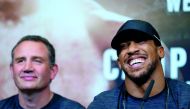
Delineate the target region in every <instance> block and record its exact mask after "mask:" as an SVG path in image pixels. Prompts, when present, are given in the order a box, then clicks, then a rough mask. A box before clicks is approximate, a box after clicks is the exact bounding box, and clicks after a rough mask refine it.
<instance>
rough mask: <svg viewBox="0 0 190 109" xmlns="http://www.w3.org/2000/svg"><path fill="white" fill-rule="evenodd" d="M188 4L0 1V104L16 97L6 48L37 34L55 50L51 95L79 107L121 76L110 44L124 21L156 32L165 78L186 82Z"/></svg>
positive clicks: (184, 0) (168, 0)
mask: <svg viewBox="0 0 190 109" xmlns="http://www.w3.org/2000/svg"><path fill="white" fill-rule="evenodd" d="M189 4H190V1H189V0H0V56H1V59H0V99H3V98H6V97H9V96H11V95H13V94H16V93H17V88H16V87H15V85H14V82H13V80H12V77H11V73H10V70H9V64H10V60H11V49H12V48H13V46H14V45H15V44H16V42H17V41H18V40H19V39H20V38H21V37H23V36H25V35H32V34H35V35H41V36H43V37H45V38H47V39H48V40H49V41H50V42H51V43H53V45H54V46H55V48H56V61H57V64H58V65H59V73H58V75H57V76H56V78H55V80H53V82H52V84H51V87H52V90H53V91H54V92H56V93H58V94H60V95H63V96H65V97H67V98H70V99H72V100H76V101H78V102H80V103H81V104H82V105H84V106H86V107H87V106H88V104H89V103H90V102H91V101H92V100H93V97H94V96H95V95H97V94H99V93H100V92H102V91H105V90H109V89H111V88H113V87H117V86H118V85H120V84H121V83H122V80H123V79H124V75H123V73H122V71H120V70H119V69H118V66H117V64H116V60H117V55H116V52H115V51H114V50H113V49H111V48H110V43H111V39H112V38H113V36H114V35H115V34H116V32H117V30H118V28H119V27H120V26H121V25H122V24H123V23H124V22H126V21H127V20H130V19H141V20H146V21H148V22H150V23H151V24H152V25H154V27H155V28H156V29H157V30H158V32H159V34H160V37H161V39H162V42H163V46H164V47H165V51H166V55H165V58H164V59H163V60H162V64H163V68H164V71H165V76H166V77H169V78H173V79H179V80H182V81H185V82H186V83H189V81H190V57H189V55H190V46H189V42H190V31H189V26H190V5H189Z"/></svg>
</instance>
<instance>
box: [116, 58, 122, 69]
mask: <svg viewBox="0 0 190 109" xmlns="http://www.w3.org/2000/svg"><path fill="white" fill-rule="evenodd" d="M117 65H118V67H119V68H120V69H121V63H120V61H119V58H118V59H117Z"/></svg>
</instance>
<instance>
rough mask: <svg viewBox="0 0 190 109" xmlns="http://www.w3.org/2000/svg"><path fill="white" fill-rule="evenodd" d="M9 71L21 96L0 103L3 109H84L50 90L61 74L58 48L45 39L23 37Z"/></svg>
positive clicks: (17, 46) (15, 47)
mask: <svg viewBox="0 0 190 109" xmlns="http://www.w3.org/2000/svg"><path fill="white" fill-rule="evenodd" d="M11 56H12V61H11V64H10V70H11V73H12V75H13V79H14V82H15V84H16V86H17V88H18V94H17V95H14V96H12V97H9V98H6V99H4V100H1V101H0V109H84V107H83V106H82V105H81V104H79V103H77V102H76V101H72V100H69V99H67V98H65V97H62V96H60V95H58V94H56V93H54V92H52V91H51V90H50V83H51V81H52V80H53V79H54V78H55V76H56V74H57V72H58V65H57V64H56V63H55V49H54V47H53V45H52V44H51V43H50V42H49V41H48V40H47V39H45V38H43V37H41V36H36V35H28V36H25V37H23V38H22V39H21V40H20V41H19V42H18V43H17V44H16V45H15V46H14V48H13V49H12V52H11Z"/></svg>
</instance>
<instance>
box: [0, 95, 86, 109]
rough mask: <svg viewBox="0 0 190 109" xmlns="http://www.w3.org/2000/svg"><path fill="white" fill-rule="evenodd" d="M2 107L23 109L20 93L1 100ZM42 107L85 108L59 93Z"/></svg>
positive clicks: (57, 108)
mask: <svg viewBox="0 0 190 109" xmlns="http://www.w3.org/2000/svg"><path fill="white" fill-rule="evenodd" d="M0 109H23V108H22V107H21V106H20V104H19V100H18V95H14V96H12V97H9V98H6V99H4V100H1V101H0ZM42 109H85V108H84V107H83V106H82V105H81V104H79V103H78V102H76V101H72V100H70V99H67V98H65V97H62V96H60V95H58V94H54V96H53V98H52V100H51V101H50V102H49V103H48V104H47V105H46V106H44V107H43V108H42Z"/></svg>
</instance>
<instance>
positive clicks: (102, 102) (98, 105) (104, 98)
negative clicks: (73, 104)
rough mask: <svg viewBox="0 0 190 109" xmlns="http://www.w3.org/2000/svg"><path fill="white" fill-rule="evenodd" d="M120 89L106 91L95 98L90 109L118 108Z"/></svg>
mask: <svg viewBox="0 0 190 109" xmlns="http://www.w3.org/2000/svg"><path fill="white" fill-rule="evenodd" d="M119 93H120V89H119V88H115V89H112V90H108V91H104V92H101V93H100V94H98V95H97V96H95V97H94V100H93V101H92V102H91V103H90V105H89V106H88V109H112V108H113V109H115V108H116V107H117V102H118V96H119Z"/></svg>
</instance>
